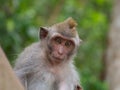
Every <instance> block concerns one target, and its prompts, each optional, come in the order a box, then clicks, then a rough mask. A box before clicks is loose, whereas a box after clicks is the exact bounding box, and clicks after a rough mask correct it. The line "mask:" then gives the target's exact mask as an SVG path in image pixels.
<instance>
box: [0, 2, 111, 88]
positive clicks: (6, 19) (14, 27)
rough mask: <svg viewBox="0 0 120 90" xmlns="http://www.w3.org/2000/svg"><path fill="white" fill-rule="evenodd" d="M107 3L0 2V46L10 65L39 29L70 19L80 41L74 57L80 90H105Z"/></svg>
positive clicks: (35, 39) (108, 18)
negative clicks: (73, 22)
mask: <svg viewBox="0 0 120 90" xmlns="http://www.w3.org/2000/svg"><path fill="white" fill-rule="evenodd" d="M111 7H112V2H111V0H34V1H33V0H0V44H1V46H2V48H3V49H4V50H5V53H6V54H7V56H8V58H9V60H10V62H11V64H13V63H14V60H15V58H16V56H17V55H18V54H19V53H20V52H21V51H22V50H23V49H24V47H26V46H28V45H29V44H31V43H33V42H35V41H38V40H39V39H38V30H39V27H40V26H46V25H51V24H53V23H55V22H60V21H63V20H64V19H66V18H68V17H73V18H74V19H75V20H76V21H77V22H78V32H79V35H80V37H81V39H82V40H83V43H82V44H81V47H80V49H79V50H78V54H77V56H76V62H75V64H76V66H77V68H78V71H79V73H80V77H81V83H82V85H83V87H84V90H107V85H106V83H105V80H101V77H100V76H101V75H102V74H104V73H103V69H104V64H103V61H104V58H103V56H104V52H105V49H106V45H107V39H106V38H107V33H108V29H109V28H108V27H109V22H110V13H111Z"/></svg>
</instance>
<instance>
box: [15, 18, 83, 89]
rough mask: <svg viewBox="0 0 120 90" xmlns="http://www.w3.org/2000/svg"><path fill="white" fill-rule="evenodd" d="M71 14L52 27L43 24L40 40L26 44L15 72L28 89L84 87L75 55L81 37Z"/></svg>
mask: <svg viewBox="0 0 120 90" xmlns="http://www.w3.org/2000/svg"><path fill="white" fill-rule="evenodd" d="M76 25H77V23H76V22H75V20H74V19H72V18H71V17H70V18H68V19H67V20H65V21H64V22H61V23H57V24H54V25H52V26H50V27H40V32H39V38H40V42H37V43H34V44H32V45H31V46H29V47H27V48H25V50H24V51H23V52H22V53H21V54H20V56H19V57H18V59H17V60H16V63H15V68H14V69H15V73H16V74H17V76H18V77H19V79H20V81H21V83H22V84H23V85H24V87H25V89H26V90H82V88H81V85H80V84H79V82H80V81H79V76H78V74H77V71H76V69H75V66H74V64H73V58H74V56H75V54H76V52H77V49H78V47H79V45H80V42H81V39H80V38H79V36H78V32H77V30H76Z"/></svg>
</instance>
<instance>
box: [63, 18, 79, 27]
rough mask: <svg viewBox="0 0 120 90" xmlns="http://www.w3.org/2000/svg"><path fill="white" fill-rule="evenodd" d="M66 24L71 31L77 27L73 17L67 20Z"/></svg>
mask: <svg viewBox="0 0 120 90" xmlns="http://www.w3.org/2000/svg"><path fill="white" fill-rule="evenodd" d="M65 22H67V24H68V25H69V28H70V29H73V28H74V27H76V26H77V23H76V21H75V20H74V19H73V18H72V17H69V18H68V19H67V20H65Z"/></svg>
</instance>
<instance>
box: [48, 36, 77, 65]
mask: <svg viewBox="0 0 120 90" xmlns="http://www.w3.org/2000/svg"><path fill="white" fill-rule="evenodd" d="M74 47H75V44H74V42H73V41H72V40H70V39H68V38H65V37H63V36H55V37H53V38H52V39H51V40H50V53H49V54H50V55H49V58H50V59H51V60H52V61H55V62H59V63H60V62H63V61H64V60H67V59H68V58H69V57H70V55H71V53H72V52H73V50H74Z"/></svg>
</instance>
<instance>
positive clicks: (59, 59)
mask: <svg viewBox="0 0 120 90" xmlns="http://www.w3.org/2000/svg"><path fill="white" fill-rule="evenodd" d="M53 58H54V59H55V60H57V61H61V60H63V59H62V58H60V57H55V56H53Z"/></svg>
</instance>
